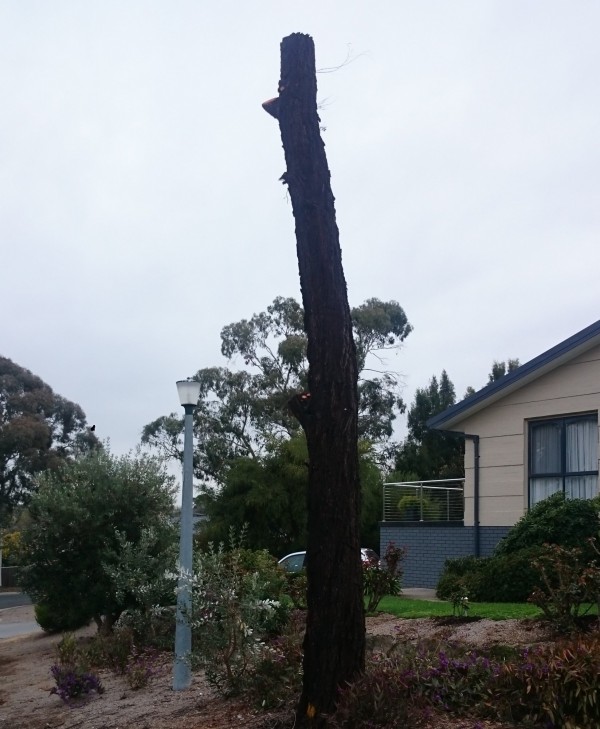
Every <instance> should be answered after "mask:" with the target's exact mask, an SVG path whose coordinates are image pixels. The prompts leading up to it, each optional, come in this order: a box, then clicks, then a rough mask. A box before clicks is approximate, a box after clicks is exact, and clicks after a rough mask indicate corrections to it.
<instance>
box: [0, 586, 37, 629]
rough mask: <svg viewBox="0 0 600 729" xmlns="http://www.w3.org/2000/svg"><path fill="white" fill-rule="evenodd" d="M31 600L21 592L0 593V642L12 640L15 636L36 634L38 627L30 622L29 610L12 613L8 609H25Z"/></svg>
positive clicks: (12, 611) (33, 622)
mask: <svg viewBox="0 0 600 729" xmlns="http://www.w3.org/2000/svg"><path fill="white" fill-rule="evenodd" d="M28 605H31V600H30V599H29V598H28V597H27V595H24V594H23V593H22V592H0V640H2V639H3V638H13V637H14V636H15V635H25V634H26V633H37V632H39V631H40V630H41V628H40V626H39V625H38V624H37V623H36V622H35V621H32V620H31V617H32V616H33V614H32V611H31V610H25V611H22V610H19V611H16V612H15V611H14V610H10V609H9V608H18V607H26V606H28Z"/></svg>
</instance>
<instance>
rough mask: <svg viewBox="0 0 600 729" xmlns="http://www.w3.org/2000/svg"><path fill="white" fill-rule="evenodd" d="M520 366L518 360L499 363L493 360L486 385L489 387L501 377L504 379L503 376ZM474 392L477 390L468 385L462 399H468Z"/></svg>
mask: <svg viewBox="0 0 600 729" xmlns="http://www.w3.org/2000/svg"><path fill="white" fill-rule="evenodd" d="M520 366H521V364H520V362H519V360H518V359H508V360H506V361H504V360H502V361H500V362H498V361H497V360H494V361H493V362H492V368H491V370H490V373H489V375H488V381H487V383H486V384H487V385H491V384H492V382H496V381H497V380H500V379H501V378H502V377H504V375H507V374H508V373H509V372H514V370H516V369H518V368H519V367H520ZM476 392H477V390H476V389H475V388H474V387H471V385H469V386H468V387H467V389H466V391H465V395H464V398H467V397H470V396H471V395H474V394H475V393H476ZM464 398H463V399H464Z"/></svg>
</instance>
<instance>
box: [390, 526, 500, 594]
mask: <svg viewBox="0 0 600 729" xmlns="http://www.w3.org/2000/svg"><path fill="white" fill-rule="evenodd" d="M509 529H510V527H503V526H496V527H479V539H480V546H481V550H480V551H481V554H480V556H481V557H488V556H489V555H490V554H491V553H492V552H493V551H494V548H495V547H496V545H497V544H498V542H499V541H500V540H501V539H502V537H503V536H505V535H506V533H507V532H508V530H509ZM474 532H475V528H474V527H472V526H470V527H469V526H463V525H462V524H446V523H440V522H434V523H426V524H407V523H406V522H389V521H386V522H381V523H380V529H379V547H380V552H379V553H380V554H381V556H383V555H384V554H385V550H386V549H387V545H388V544H389V543H390V542H394V543H395V544H396V545H397V546H399V547H404V548H405V549H406V558H405V560H404V578H403V580H402V585H403V586H404V587H430V588H434V587H435V586H436V585H437V581H438V578H439V576H440V573H441V571H442V568H443V566H444V562H445V561H446V560H447V559H449V558H450V557H466V556H467V555H470V554H474V553H475V552H474V549H473V540H474Z"/></svg>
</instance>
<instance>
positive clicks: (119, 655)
mask: <svg viewBox="0 0 600 729" xmlns="http://www.w3.org/2000/svg"><path fill="white" fill-rule="evenodd" d="M133 649H134V634H133V632H132V631H131V630H129V629H127V628H118V629H117V630H115V631H114V633H111V634H110V635H100V634H98V635H95V636H94V637H93V638H92V639H91V640H90V641H89V643H87V645H86V646H85V656H86V658H87V660H88V661H89V663H90V665H91V666H94V667H95V668H108V669H110V670H111V671H114V672H115V673H119V674H125V672H126V670H127V665H128V663H129V659H130V656H131V654H132V651H133Z"/></svg>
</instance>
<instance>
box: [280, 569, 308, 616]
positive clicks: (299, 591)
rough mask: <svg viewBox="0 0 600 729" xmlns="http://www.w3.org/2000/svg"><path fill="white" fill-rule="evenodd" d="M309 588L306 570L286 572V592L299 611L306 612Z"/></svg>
mask: <svg viewBox="0 0 600 729" xmlns="http://www.w3.org/2000/svg"><path fill="white" fill-rule="evenodd" d="M307 587H308V582H307V579H306V570H301V571H300V572H286V574H285V588H284V592H285V594H286V595H287V596H288V597H289V598H290V600H291V601H292V604H293V606H294V607H295V608H297V609H299V610H306V589H307Z"/></svg>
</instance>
